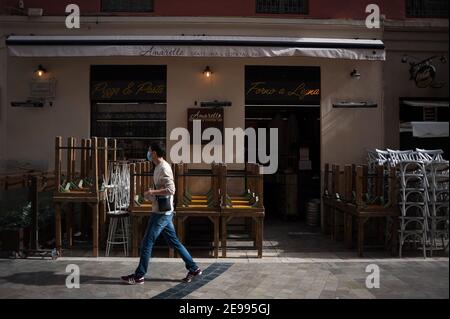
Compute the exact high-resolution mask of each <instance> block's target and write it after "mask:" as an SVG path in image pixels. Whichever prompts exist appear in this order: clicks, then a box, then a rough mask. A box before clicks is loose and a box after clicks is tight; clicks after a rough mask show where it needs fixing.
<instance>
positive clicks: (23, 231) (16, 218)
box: [0, 203, 31, 252]
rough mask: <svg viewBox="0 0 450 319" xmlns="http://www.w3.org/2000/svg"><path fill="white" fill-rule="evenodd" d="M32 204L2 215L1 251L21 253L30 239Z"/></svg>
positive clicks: (6, 211) (7, 210) (0, 231)
mask: <svg viewBox="0 0 450 319" xmlns="http://www.w3.org/2000/svg"><path fill="white" fill-rule="evenodd" d="M30 223H31V203H27V204H26V205H25V206H22V207H18V208H16V209H5V210H3V211H2V212H1V213H0V250H1V251H9V252H11V251H12V252H20V251H22V250H23V249H24V246H25V243H27V242H28V239H29V231H28V230H29V226H30Z"/></svg>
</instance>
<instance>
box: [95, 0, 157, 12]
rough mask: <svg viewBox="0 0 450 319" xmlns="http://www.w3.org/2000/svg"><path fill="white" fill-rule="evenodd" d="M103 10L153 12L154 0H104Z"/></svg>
mask: <svg viewBox="0 0 450 319" xmlns="http://www.w3.org/2000/svg"><path fill="white" fill-rule="evenodd" d="M102 11H103V12H153V0H102Z"/></svg>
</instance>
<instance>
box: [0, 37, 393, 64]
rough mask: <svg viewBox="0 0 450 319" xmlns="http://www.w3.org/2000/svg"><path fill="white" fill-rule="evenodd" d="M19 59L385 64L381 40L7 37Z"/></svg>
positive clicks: (11, 48) (8, 43) (13, 53)
mask: <svg viewBox="0 0 450 319" xmlns="http://www.w3.org/2000/svg"><path fill="white" fill-rule="evenodd" d="M6 45H7V46H8V51H9V54H10V55H11V56H18V57H80V56H83V57H92V56H175V57H256V58H260V57H280V56H304V57H318V58H329V59H350V60H374V61H384V60H385V59H386V54H385V47H384V43H383V42H382V41H381V40H364V39H332V38H277V37H244V36H13V35H12V36H9V37H7V39H6Z"/></svg>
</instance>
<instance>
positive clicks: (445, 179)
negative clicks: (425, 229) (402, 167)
mask: <svg viewBox="0 0 450 319" xmlns="http://www.w3.org/2000/svg"><path fill="white" fill-rule="evenodd" d="M426 169H427V174H428V175H427V176H428V179H429V184H430V188H429V192H430V194H429V197H430V204H429V215H428V219H429V220H430V222H429V224H430V237H431V245H432V246H431V255H432V253H433V250H440V249H447V247H448V240H449V162H448V161H444V160H433V161H431V162H429V163H427V164H426Z"/></svg>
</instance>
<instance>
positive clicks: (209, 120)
mask: <svg viewBox="0 0 450 319" xmlns="http://www.w3.org/2000/svg"><path fill="white" fill-rule="evenodd" d="M194 120H200V121H201V128H202V135H203V131H204V130H206V129H207V128H211V127H213V128H217V129H219V130H220V132H221V133H222V136H223V125H224V124H223V121H224V118H223V109H221V108H192V109H188V131H189V134H190V135H191V141H193V121H194ZM208 142H209V141H208V140H205V141H202V144H207V143H208Z"/></svg>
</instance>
